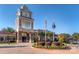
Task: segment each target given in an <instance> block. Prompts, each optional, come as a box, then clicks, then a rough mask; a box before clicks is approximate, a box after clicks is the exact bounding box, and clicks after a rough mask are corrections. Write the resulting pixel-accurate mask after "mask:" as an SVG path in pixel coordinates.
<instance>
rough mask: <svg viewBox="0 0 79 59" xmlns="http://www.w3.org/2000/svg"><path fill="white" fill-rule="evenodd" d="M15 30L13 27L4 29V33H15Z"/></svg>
mask: <svg viewBox="0 0 79 59" xmlns="http://www.w3.org/2000/svg"><path fill="white" fill-rule="evenodd" d="M14 31H15V30H14V29H13V28H11V27H7V28H3V29H2V32H14Z"/></svg>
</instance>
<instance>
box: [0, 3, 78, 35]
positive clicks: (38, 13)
mask: <svg viewBox="0 0 79 59" xmlns="http://www.w3.org/2000/svg"><path fill="white" fill-rule="evenodd" d="M21 5H22V4H0V30H1V29H2V28H4V27H5V28H6V27H12V28H14V29H15V26H16V25H15V21H16V12H17V9H18V8H20V6H21ZM26 6H27V7H28V9H29V10H30V11H31V12H32V18H33V19H34V29H43V28H44V19H46V20H47V30H49V31H54V32H55V33H70V34H72V33H74V32H79V26H78V25H79V5H78V4H26ZM53 22H55V25H56V28H55V30H53V29H52V23H53Z"/></svg>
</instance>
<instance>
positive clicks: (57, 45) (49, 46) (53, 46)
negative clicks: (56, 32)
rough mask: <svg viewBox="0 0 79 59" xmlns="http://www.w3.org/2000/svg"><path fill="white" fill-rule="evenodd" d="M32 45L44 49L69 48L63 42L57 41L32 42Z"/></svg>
mask: <svg viewBox="0 0 79 59" xmlns="http://www.w3.org/2000/svg"><path fill="white" fill-rule="evenodd" d="M32 47H35V48H45V49H70V47H68V46H66V45H65V44H61V43H59V42H54V43H47V44H46V45H45V43H38V44H37V43H34V44H33V46H32Z"/></svg>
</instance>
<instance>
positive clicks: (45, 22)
mask: <svg viewBox="0 0 79 59" xmlns="http://www.w3.org/2000/svg"><path fill="white" fill-rule="evenodd" d="M46 24H47V21H46V20H44V31H45V46H46Z"/></svg>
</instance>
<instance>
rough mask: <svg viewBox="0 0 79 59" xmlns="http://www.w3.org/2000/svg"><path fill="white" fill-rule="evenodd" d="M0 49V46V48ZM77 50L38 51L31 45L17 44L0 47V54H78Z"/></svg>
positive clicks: (78, 50)
mask: <svg viewBox="0 0 79 59" xmlns="http://www.w3.org/2000/svg"><path fill="white" fill-rule="evenodd" d="M0 47H1V46H0ZM78 53H79V49H78V48H75V49H73V48H72V49H70V50H57V49H51V50H50V49H49V50H48V49H38V48H32V47H31V44H19V45H18V46H13V45H9V47H7V48H6V47H5V45H4V47H1V48H0V54H78Z"/></svg>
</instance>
